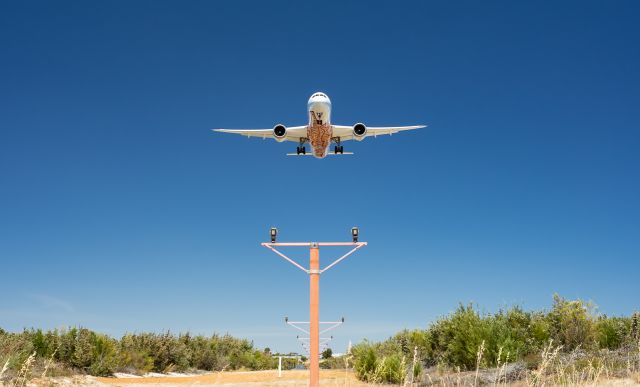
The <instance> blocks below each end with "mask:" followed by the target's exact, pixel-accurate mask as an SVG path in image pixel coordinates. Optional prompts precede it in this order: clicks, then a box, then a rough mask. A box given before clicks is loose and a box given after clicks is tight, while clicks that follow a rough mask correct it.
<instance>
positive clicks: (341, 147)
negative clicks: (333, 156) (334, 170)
mask: <svg viewBox="0 0 640 387" xmlns="http://www.w3.org/2000/svg"><path fill="white" fill-rule="evenodd" d="M343 153H344V147H343V146H342V145H340V154H343Z"/></svg>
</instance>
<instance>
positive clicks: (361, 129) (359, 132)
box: [353, 122, 367, 141]
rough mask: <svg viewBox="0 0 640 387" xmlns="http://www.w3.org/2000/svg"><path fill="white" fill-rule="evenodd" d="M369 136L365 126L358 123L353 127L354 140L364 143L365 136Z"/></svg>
mask: <svg viewBox="0 0 640 387" xmlns="http://www.w3.org/2000/svg"><path fill="white" fill-rule="evenodd" d="M366 134H367V127H366V126H365V125H364V124H363V123H360V122H358V123H357V124H355V125H353V138H354V139H356V140H358V141H362V140H364V136H365V135H366Z"/></svg>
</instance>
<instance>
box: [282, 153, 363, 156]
mask: <svg viewBox="0 0 640 387" xmlns="http://www.w3.org/2000/svg"><path fill="white" fill-rule="evenodd" d="M352 154H353V152H344V153H333V152H327V156H342V155H352ZM287 156H313V153H311V152H309V153H300V154H297V153H287Z"/></svg>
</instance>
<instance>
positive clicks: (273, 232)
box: [269, 227, 278, 243]
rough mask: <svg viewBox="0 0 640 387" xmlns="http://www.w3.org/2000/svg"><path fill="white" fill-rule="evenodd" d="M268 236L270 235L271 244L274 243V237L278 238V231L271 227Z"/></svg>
mask: <svg viewBox="0 0 640 387" xmlns="http://www.w3.org/2000/svg"><path fill="white" fill-rule="evenodd" d="M269 235H271V243H276V237H277V236H278V229H277V228H275V227H271V230H269Z"/></svg>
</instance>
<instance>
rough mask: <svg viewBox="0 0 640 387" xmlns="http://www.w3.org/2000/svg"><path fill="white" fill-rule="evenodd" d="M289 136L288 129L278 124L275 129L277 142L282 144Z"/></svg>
mask: <svg viewBox="0 0 640 387" xmlns="http://www.w3.org/2000/svg"><path fill="white" fill-rule="evenodd" d="M286 135H287V128H285V126H284V125H282V124H278V125H276V126H274V127H273V137H275V138H276V141H278V142H282V141H284V140H285V137H286Z"/></svg>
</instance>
